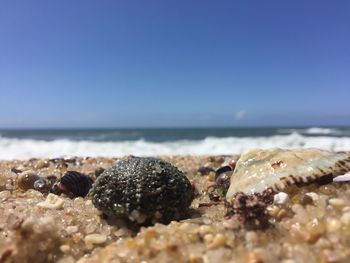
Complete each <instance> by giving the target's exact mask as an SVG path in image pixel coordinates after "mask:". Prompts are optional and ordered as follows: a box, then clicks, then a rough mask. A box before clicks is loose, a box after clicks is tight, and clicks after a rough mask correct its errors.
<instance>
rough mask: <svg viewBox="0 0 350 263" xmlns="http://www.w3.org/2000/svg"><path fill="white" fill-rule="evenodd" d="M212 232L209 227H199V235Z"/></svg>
mask: <svg viewBox="0 0 350 263" xmlns="http://www.w3.org/2000/svg"><path fill="white" fill-rule="evenodd" d="M212 232H213V228H212V227H211V226H207V225H202V226H200V227H199V233H200V234H202V235H205V234H208V233H212Z"/></svg>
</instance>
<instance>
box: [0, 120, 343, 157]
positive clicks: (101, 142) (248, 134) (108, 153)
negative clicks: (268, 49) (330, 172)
mask: <svg viewBox="0 0 350 263" xmlns="http://www.w3.org/2000/svg"><path fill="white" fill-rule="evenodd" d="M272 147H280V148H320V149H325V150H331V151H349V150H350V127H342V128H334V127H303V128H293V127H288V128H286V127H283V128H278V127H275V128H162V129H154V128H152V129H40V130H38V129H27V130H24V129H21V130H0V159H7V160H8V159H28V158H35V157H38V158H40V157H45V158H54V157H62V156H105V157H112V156H113V157H118V156H123V155H130V154H132V155H136V156H157V155H228V154H240V153H242V152H243V151H246V150H249V149H253V148H272Z"/></svg>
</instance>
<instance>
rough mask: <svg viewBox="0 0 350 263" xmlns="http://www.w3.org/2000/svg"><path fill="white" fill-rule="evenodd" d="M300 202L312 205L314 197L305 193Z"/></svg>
mask: <svg viewBox="0 0 350 263" xmlns="http://www.w3.org/2000/svg"><path fill="white" fill-rule="evenodd" d="M299 203H300V204H301V205H304V206H305V205H312V204H313V203H314V200H313V199H312V197H311V196H309V195H306V194H305V195H302V196H301V197H300V200H299Z"/></svg>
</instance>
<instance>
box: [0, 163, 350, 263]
mask: <svg viewBox="0 0 350 263" xmlns="http://www.w3.org/2000/svg"><path fill="white" fill-rule="evenodd" d="M125 158H127V157H124V158H118V159H117V158H69V159H63V158H57V159H30V160H26V161H1V162H0V190H1V191H0V213H1V214H2V216H1V217H0V229H1V235H2V238H1V239H0V255H1V256H0V262H67V263H68V262H80V263H83V262H86V263H87V262H96V263H97V262H141V261H144V262H285V263H287V262H347V261H348V260H349V259H350V249H349V248H350V185H349V184H335V183H333V184H328V185H322V186H319V185H316V184H313V185H309V186H305V187H300V188H298V187H292V188H291V189H290V190H289V192H288V196H289V201H288V202H284V203H282V204H271V205H269V206H268V207H266V214H267V216H268V225H267V226H265V227H264V228H260V229H259V228H251V227H249V226H246V225H244V224H242V222H239V221H238V220H236V219H234V218H230V217H228V216H225V215H226V211H227V210H226V208H225V202H224V199H217V200H213V199H212V200H211V199H210V198H209V194H208V191H209V189H210V186H211V185H213V184H214V180H215V172H214V171H215V170H216V169H217V168H219V167H220V166H221V165H222V164H224V163H227V162H228V161H229V160H231V159H235V158H237V156H191V157H189V156H187V157H183V156H181V157H180V156H175V157H160V158H161V159H163V160H166V161H169V162H171V163H172V164H174V165H176V166H177V167H178V168H179V169H180V170H182V171H183V172H184V173H185V175H186V176H187V178H188V179H189V180H190V182H191V183H192V185H193V186H194V189H195V199H194V201H193V202H192V204H191V207H190V210H189V212H188V214H187V216H186V217H185V218H184V219H183V220H180V221H172V222H170V224H167V225H165V224H160V223H156V224H155V225H154V226H147V227H145V226H143V227H137V226H135V225H132V224H130V223H128V222H125V221H123V220H115V219H114V220H109V219H108V218H105V217H104V216H103V215H102V214H101V212H99V211H98V210H97V209H96V208H95V207H94V206H93V204H92V202H91V200H90V198H89V197H85V198H82V197H77V198H69V197H68V196H66V195H64V194H63V195H59V196H58V195H53V194H50V195H48V194H43V193H41V192H38V191H35V190H33V189H29V190H26V191H24V190H22V189H20V188H19V187H18V177H19V176H20V174H21V173H23V172H27V173H28V171H30V172H33V173H35V174H37V175H39V176H41V177H44V178H48V177H49V176H51V178H52V176H55V177H57V178H59V177H61V176H62V175H63V174H64V173H65V172H66V171H67V170H75V171H79V172H82V173H84V174H86V175H88V176H90V177H91V178H92V179H93V180H95V178H96V176H97V175H98V173H99V171H100V170H101V168H108V167H110V166H112V165H113V164H115V163H116V162H117V161H118V160H119V159H125Z"/></svg>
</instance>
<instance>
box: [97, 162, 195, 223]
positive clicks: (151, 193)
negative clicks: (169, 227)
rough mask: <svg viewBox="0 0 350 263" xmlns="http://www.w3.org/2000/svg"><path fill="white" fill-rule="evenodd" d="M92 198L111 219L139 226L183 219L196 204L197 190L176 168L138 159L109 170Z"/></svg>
mask: <svg viewBox="0 0 350 263" xmlns="http://www.w3.org/2000/svg"><path fill="white" fill-rule="evenodd" d="M91 196H92V202H93V204H94V205H95V206H96V207H97V208H98V209H99V210H101V211H102V212H103V213H105V214H106V215H108V216H110V217H121V218H129V219H130V220H132V221H135V222H137V223H139V224H144V223H145V224H147V223H154V222H164V223H166V222H169V221H171V220H173V219H179V218H181V216H182V214H183V213H184V212H185V211H186V210H187V208H188V207H189V205H190V204H191V202H192V200H193V189H192V186H191V183H190V182H189V180H188V179H187V178H186V176H185V175H184V174H183V173H182V172H181V171H179V170H178V169H177V168H176V167H175V166H173V165H172V164H170V163H168V162H165V161H162V160H159V159H155V158H139V157H134V158H131V159H128V160H123V161H120V162H118V163H117V164H116V165H115V166H113V167H112V168H110V169H107V170H105V171H104V172H103V173H102V174H101V175H100V176H99V177H98V178H97V180H96V182H95V183H94V185H93V187H92V189H91Z"/></svg>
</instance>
